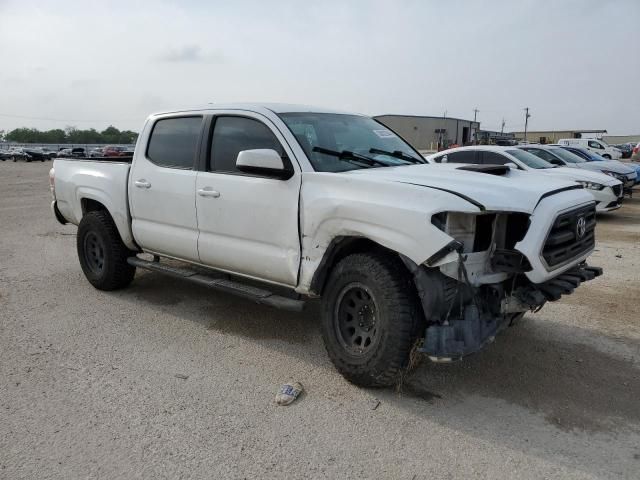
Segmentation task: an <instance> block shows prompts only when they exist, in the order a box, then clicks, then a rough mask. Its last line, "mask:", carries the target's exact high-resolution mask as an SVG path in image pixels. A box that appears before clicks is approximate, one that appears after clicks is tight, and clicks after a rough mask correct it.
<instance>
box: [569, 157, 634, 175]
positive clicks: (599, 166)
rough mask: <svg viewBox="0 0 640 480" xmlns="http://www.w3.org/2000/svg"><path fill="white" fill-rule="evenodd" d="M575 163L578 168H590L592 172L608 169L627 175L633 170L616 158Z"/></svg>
mask: <svg viewBox="0 0 640 480" xmlns="http://www.w3.org/2000/svg"><path fill="white" fill-rule="evenodd" d="M576 165H577V166H578V168H581V169H583V170H591V171H594V172H595V171H597V172H601V171H603V170H608V171H610V172H614V173H620V174H622V175H628V174H630V173H632V172H633V169H632V168H630V167H628V166H627V165H625V164H624V163H622V162H619V161H617V160H600V161H596V162H584V163H578V164H576Z"/></svg>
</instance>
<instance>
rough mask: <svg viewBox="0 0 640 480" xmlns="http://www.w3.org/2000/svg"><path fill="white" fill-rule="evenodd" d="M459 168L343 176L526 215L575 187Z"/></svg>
mask: <svg viewBox="0 0 640 480" xmlns="http://www.w3.org/2000/svg"><path fill="white" fill-rule="evenodd" d="M463 166H465V165H464V164H461V163H446V164H426V165H410V166H402V167H385V168H366V169H361V170H351V171H349V172H344V174H346V175H352V176H354V177H367V178H368V179H371V180H377V181H387V182H397V183H406V184H409V185H418V186H423V187H430V188H434V189H437V190H444V191H447V192H450V193H453V194H455V195H458V196H461V197H463V198H465V197H466V199H468V200H472V202H471V203H475V204H479V205H481V206H482V207H483V208H484V209H486V210H499V211H515V212H529V213H530V212H532V211H533V210H534V208H535V207H536V205H537V204H538V202H539V201H540V200H541V198H542V197H543V196H544V195H546V194H548V193H549V192H552V191H554V190H561V189H566V188H571V187H575V186H576V184H575V182H572V181H567V180H564V179H562V178H553V179H551V178H549V176H548V175H540V174H538V173H536V172H524V171H520V170H511V169H509V171H508V172H507V173H506V174H504V175H492V174H489V173H481V172H472V171H465V170H459V168H460V167H463ZM588 200H589V198H588V197H587V201H588Z"/></svg>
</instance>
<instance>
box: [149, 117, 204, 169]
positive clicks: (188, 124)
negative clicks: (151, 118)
mask: <svg viewBox="0 0 640 480" xmlns="http://www.w3.org/2000/svg"><path fill="white" fill-rule="evenodd" d="M201 127H202V117H180V118H164V119H161V120H158V121H157V122H156V123H155V125H154V126H153V131H152V132H151V136H150V138H149V146H148V147H147V158H148V159H149V160H151V161H152V162H153V163H155V164H156V165H159V166H161V167H168V168H182V169H192V168H193V164H194V161H195V154H196V149H197V145H198V139H199V138H200V129H201Z"/></svg>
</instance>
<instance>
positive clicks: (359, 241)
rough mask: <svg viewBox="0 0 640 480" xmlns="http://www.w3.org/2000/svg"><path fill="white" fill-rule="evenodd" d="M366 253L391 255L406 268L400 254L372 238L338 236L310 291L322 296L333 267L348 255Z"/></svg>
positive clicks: (323, 260)
mask: <svg viewBox="0 0 640 480" xmlns="http://www.w3.org/2000/svg"><path fill="white" fill-rule="evenodd" d="M365 252H378V253H382V254H385V255H389V256H391V257H394V258H396V259H398V261H399V262H400V263H402V265H403V268H406V265H405V264H404V262H403V261H402V256H401V255H400V254H399V253H398V252H396V251H394V250H391V249H390V248H387V247H385V246H384V245H381V244H379V243H377V242H375V241H374V240H371V239H370V238H367V237H361V236H345V235H343V236H338V237H335V238H333V239H332V240H331V242H330V243H329V246H328V247H327V249H326V250H325V252H324V255H323V257H322V260H320V263H319V264H318V268H316V270H315V272H314V274H313V277H312V279H311V285H310V287H309V290H310V291H311V292H312V293H313V294H316V295H322V292H323V291H324V288H325V285H326V282H327V278H328V277H329V274H330V273H331V270H332V269H333V267H334V266H335V265H336V264H337V263H338V262H339V261H340V260H342V259H343V258H345V257H346V256H348V255H351V254H354V253H365ZM406 270H407V272H408V273H410V272H409V269H408V268H406Z"/></svg>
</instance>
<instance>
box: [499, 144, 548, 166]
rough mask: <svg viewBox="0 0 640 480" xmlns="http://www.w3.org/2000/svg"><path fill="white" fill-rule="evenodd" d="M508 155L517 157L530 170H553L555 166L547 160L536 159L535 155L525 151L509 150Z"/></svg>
mask: <svg viewBox="0 0 640 480" xmlns="http://www.w3.org/2000/svg"><path fill="white" fill-rule="evenodd" d="M507 153H508V154H509V155H513V156H514V157H516V158H517V159H518V160H520V161H521V162H522V163H524V164H525V165H526V166H527V167H529V168H536V169H538V168H553V165H551V164H550V163H549V162H547V161H546V160H543V159H541V158H540V157H536V156H535V155H534V154H533V153H529V152H525V151H524V150H520V149H514V150H507Z"/></svg>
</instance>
